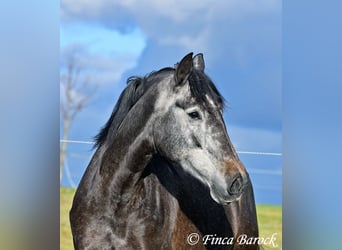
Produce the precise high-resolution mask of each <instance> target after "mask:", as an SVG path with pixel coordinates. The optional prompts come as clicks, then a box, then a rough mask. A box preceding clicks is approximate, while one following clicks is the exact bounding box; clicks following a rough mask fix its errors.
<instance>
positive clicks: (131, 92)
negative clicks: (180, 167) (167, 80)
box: [94, 67, 225, 148]
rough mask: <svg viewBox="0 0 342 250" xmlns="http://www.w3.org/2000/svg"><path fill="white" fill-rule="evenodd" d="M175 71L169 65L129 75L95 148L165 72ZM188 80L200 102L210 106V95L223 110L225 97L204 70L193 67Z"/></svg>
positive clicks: (193, 93) (98, 136)
mask: <svg viewBox="0 0 342 250" xmlns="http://www.w3.org/2000/svg"><path fill="white" fill-rule="evenodd" d="M174 71H175V69H174V68H170V67H167V68H163V69H161V70H158V71H153V72H151V73H149V74H147V75H146V76H144V77H138V76H132V77H129V78H128V79H127V87H126V88H125V89H124V90H123V92H122V93H121V95H120V97H119V99H118V101H117V103H116V105H115V107H114V109H113V111H112V114H111V116H110V118H109V120H108V121H107V122H106V124H105V125H104V126H103V127H102V128H101V130H100V132H99V133H98V134H97V135H96V136H95V137H94V139H95V145H94V148H98V147H100V146H102V145H103V144H104V142H105V141H106V139H107V135H108V134H109V132H110V131H116V130H117V129H118V128H119V126H120V124H121V123H122V121H123V120H124V118H125V117H126V115H127V114H128V112H129V111H130V110H131V108H132V107H133V106H134V105H135V104H136V103H137V101H138V100H139V99H140V98H141V97H142V96H143V95H144V94H145V93H146V91H147V90H148V89H149V88H150V87H151V86H152V85H153V84H155V83H158V82H160V81H161V80H162V79H163V77H165V75H164V73H170V72H174ZM188 80H189V86H190V91H191V94H192V96H194V98H195V99H196V101H197V102H198V103H200V104H201V105H203V106H204V107H206V108H208V107H209V100H208V99H207V96H209V97H210V98H211V99H212V100H213V102H214V104H215V105H216V106H217V107H218V108H219V109H220V110H223V107H224V102H225V101H224V98H223V97H222V95H221V94H220V93H219V91H218V90H217V88H216V87H215V85H214V83H213V82H212V81H211V80H210V78H209V77H208V76H207V75H206V74H205V73H204V72H202V71H199V70H196V69H192V72H191V74H190V76H189V78H188Z"/></svg>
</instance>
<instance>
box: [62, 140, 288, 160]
mask: <svg viewBox="0 0 342 250" xmlns="http://www.w3.org/2000/svg"><path fill="white" fill-rule="evenodd" d="M59 142H61V143H77V144H91V145H94V144H95V143H94V142H92V141H80V140H63V139H61V140H59ZM237 153H238V154H248V155H269V156H282V155H283V154H282V153H275V152H257V151H240V150H237Z"/></svg>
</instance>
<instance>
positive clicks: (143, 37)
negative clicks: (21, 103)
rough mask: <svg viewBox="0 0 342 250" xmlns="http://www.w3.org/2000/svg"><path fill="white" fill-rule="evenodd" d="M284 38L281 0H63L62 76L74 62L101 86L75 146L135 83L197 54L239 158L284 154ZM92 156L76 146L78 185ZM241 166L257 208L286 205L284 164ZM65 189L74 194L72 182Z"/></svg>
mask: <svg viewBox="0 0 342 250" xmlns="http://www.w3.org/2000/svg"><path fill="white" fill-rule="evenodd" d="M281 32H282V31H281V1H278V0H274V1H271V0H258V1H253V2H251V1H248V0H230V1H216V2H215V3H213V2H212V1H201V2H200V3H198V2H197V1H196V2H195V1H186V2H185V1H156V0H148V1H144V3H143V4H142V3H141V1H134V0H132V1H120V2H119V1H117V2H114V3H113V2H112V1H107V0H99V1H86V2H84V1H77V0H73V1H61V23H60V46H61V47H60V55H61V57H60V65H61V72H63V70H64V66H65V63H66V62H67V61H68V60H69V59H70V57H73V58H74V60H75V61H76V62H77V63H78V64H79V66H80V67H81V69H82V74H83V77H85V78H87V79H88V80H89V82H90V84H91V85H94V86H97V87H96V88H97V91H96V93H95V95H94V96H93V98H92V100H91V102H90V104H89V106H88V107H87V108H86V109H84V110H83V111H82V112H81V113H80V114H79V115H78V116H77V118H76V120H75V122H74V123H73V125H72V128H71V132H70V139H75V140H84V141H89V140H91V139H92V137H93V136H94V135H96V133H97V131H98V130H99V128H100V127H101V126H102V125H103V124H104V123H105V122H106V120H107V119H108V117H109V115H110V113H111V110H112V108H113V107H114V105H115V103H116V100H117V97H118V95H119V94H120V93H121V91H122V90H123V88H124V87H125V85H126V79H127V77H129V76H131V75H144V74H146V73H149V72H151V71H152V70H157V69H160V68H162V67H166V66H173V65H174V64H175V63H176V62H178V61H179V60H180V59H181V58H182V57H183V56H184V55H185V54H186V53H188V52H190V51H193V52H194V53H199V52H203V53H204V56H205V61H206V72H207V74H208V75H209V76H210V77H211V78H212V79H213V81H214V82H215V84H216V86H217V87H218V89H219V90H220V91H221V93H222V95H223V96H224V97H225V99H226V100H227V106H228V107H227V109H226V111H225V113H224V118H225V121H226V124H227V127H228V133H229V135H230V136H231V139H232V142H233V144H234V145H235V147H236V149H237V150H239V151H263V152H281V151H282V148H281V144H282V140H281V132H282V127H281V95H282V93H281V89H282V83H281V77H282V76H281V68H282V65H281V61H282V58H281V46H282V45H281V39H282V37H281ZM91 153H92V151H91V145H79V144H70V145H69V152H68V156H69V157H68V166H69V170H70V172H71V177H72V179H73V180H74V182H75V183H76V184H77V183H78V181H79V179H80V177H81V175H82V173H83V171H84V169H85V167H86V165H87V162H88V161H89V158H90V157H91ZM240 157H241V160H242V161H243V162H244V163H245V165H246V167H247V169H248V170H250V172H251V177H252V181H253V183H254V186H255V196H256V200H257V202H258V203H275V204H281V168H282V167H281V157H279V156H259V155H258V156H255V155H243V154H241V155H240ZM260 170H263V171H260ZM258 171H259V172H258ZM261 173H262V174H261ZM265 173H266V174H265ZM62 184H63V185H70V183H69V181H68V179H67V175H66V174H64V178H63V181H62Z"/></svg>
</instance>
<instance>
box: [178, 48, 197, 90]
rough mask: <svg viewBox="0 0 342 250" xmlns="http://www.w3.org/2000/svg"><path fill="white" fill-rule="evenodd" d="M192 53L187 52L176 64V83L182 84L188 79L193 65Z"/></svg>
mask: <svg viewBox="0 0 342 250" xmlns="http://www.w3.org/2000/svg"><path fill="white" fill-rule="evenodd" d="M192 55H193V53H192V52H191V53H189V54H187V55H186V56H184V57H183V59H182V60H181V61H180V63H179V64H178V65H177V68H176V74H175V80H176V85H179V84H182V83H183V82H185V81H186V80H187V79H188V77H189V75H190V73H191V70H192V67H193V64H192Z"/></svg>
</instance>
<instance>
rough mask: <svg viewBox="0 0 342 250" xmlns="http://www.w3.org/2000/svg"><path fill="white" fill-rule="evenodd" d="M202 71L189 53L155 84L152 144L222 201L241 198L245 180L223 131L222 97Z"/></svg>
mask: <svg viewBox="0 0 342 250" xmlns="http://www.w3.org/2000/svg"><path fill="white" fill-rule="evenodd" d="M204 69H205V64H204V59H203V56H202V54H198V55H196V56H195V57H193V54H192V53H190V54H188V55H186V56H185V57H184V58H183V59H182V60H181V61H180V63H178V64H176V69H175V70H173V71H171V72H170V74H169V75H168V76H167V77H166V78H165V79H163V80H162V81H161V82H160V84H159V85H158V86H159V87H158V91H159V95H158V98H157V100H156V104H155V114H154V116H155V120H154V123H153V128H152V129H153V143H154V145H155V148H156V151H157V152H158V153H159V154H161V155H162V156H163V157H165V158H167V159H169V160H170V161H174V162H176V163H178V164H179V165H181V166H182V167H183V169H184V170H185V171H187V172H188V173H190V174H191V175H193V176H194V177H195V178H197V179H198V180H200V181H201V182H202V183H204V184H205V185H207V187H208V188H209V189H210V194H211V197H212V198H213V199H214V200H215V201H216V202H217V203H220V204H227V203H229V202H232V201H235V200H238V199H239V198H240V197H241V195H242V193H243V191H244V187H245V186H246V185H247V184H248V180H249V178H248V174H247V172H246V169H245V167H244V166H243V164H242V163H241V162H240V160H239V158H238V156H237V153H236V151H235V149H234V147H233V145H232V143H231V141H230V138H229V136H228V133H227V130H226V126H225V123H224V120H223V117H222V114H223V106H224V100H223V98H222V96H221V95H220V93H219V92H218V90H217V89H216V87H215V85H214V84H213V82H212V81H211V80H210V78H209V77H208V76H207V75H206V74H205V73H204Z"/></svg>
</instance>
